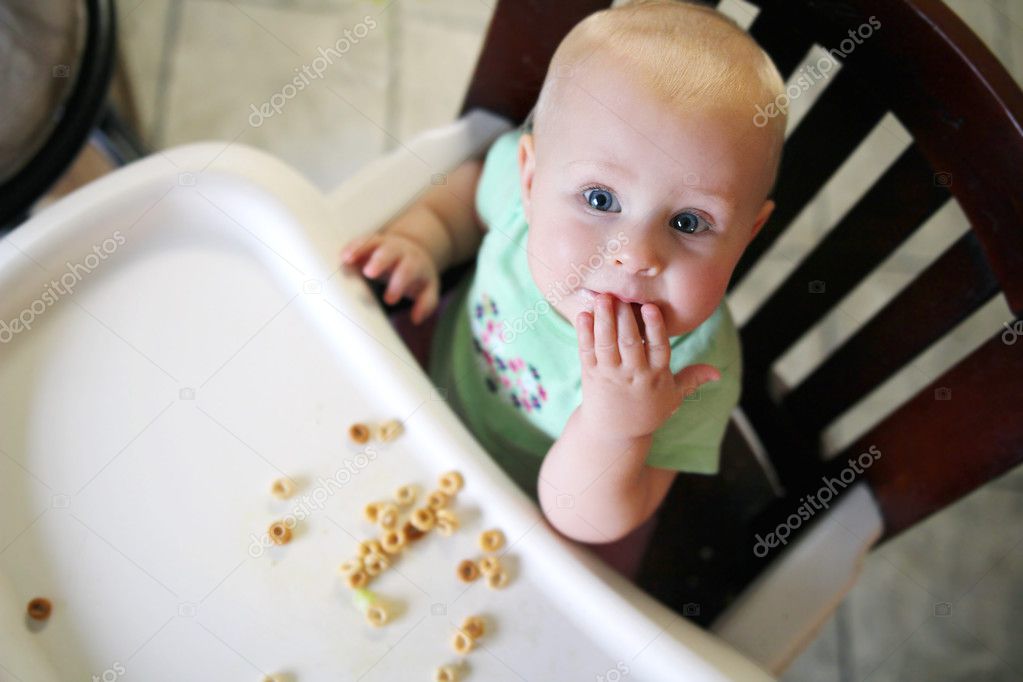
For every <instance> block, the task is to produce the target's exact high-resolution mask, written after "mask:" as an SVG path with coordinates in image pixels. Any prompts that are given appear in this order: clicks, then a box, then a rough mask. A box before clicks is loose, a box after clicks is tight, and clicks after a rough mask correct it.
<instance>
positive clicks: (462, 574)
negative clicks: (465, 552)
mask: <svg viewBox="0 0 1023 682" xmlns="http://www.w3.org/2000/svg"><path fill="white" fill-rule="evenodd" d="M455 575H457V576H458V579H459V580H461V581H462V582H463V583H471V582H472V581H473V580H475V579H476V578H478V577H480V569H479V567H478V566H477V565H476V562H475V561H473V560H472V559H464V560H462V561H460V562H459V563H458V566H457V567H456V568H455Z"/></svg>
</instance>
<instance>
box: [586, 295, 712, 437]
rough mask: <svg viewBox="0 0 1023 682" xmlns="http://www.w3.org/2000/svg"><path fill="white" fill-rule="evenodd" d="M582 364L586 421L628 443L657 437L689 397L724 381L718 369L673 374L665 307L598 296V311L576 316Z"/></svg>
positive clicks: (704, 367)
mask: <svg viewBox="0 0 1023 682" xmlns="http://www.w3.org/2000/svg"><path fill="white" fill-rule="evenodd" d="M575 327H576V336H577V339H578V343H579V359H580V363H581V365H582V389H583V400H582V404H581V405H580V407H579V409H580V410H581V411H582V413H583V419H584V421H586V422H587V423H589V424H591V425H592V426H593V428H595V429H601V430H602V431H604V432H608V433H609V434H610V435H615V436H618V437H622V438H628V437H633V438H634V437H641V436H647V435H650V434H652V433H653V432H654V431H656V430H657V429H658V428H660V426H661V425H662V424H663V423H664V422H665V421H666V420H667V419H668V417H670V416H671V415H672V414H673V413H674V412H675V410H676V409H678V408H679V406H680V405H681V403H682V401H683V400H684V398H685V396H686V395H688V394H689V393H691V392H692V391H694V390H696V389H697V388H699V386H700V385H702V384H704V383H706V382H707V381H713V380H716V379H720V378H721V373H720V372H719V371H718V370H717V369H716V368H715V367H713V366H712V365H706V364H700V365H690V366H688V367H684V368H683V369H681V370H679V372H678V373H677V374H675V373H672V371H671V364H670V361H671V346H670V345H669V342H668V334H667V328H666V326H665V323H664V317H663V315H662V314H661V310H660V308H658V307H657V305H656V304H653V303H643V304H640V303H625V302H624V301H622V300H620V299H618V298H616V297H614V296H611V295H610V294H603V293H602V294H597V295H596V297H595V298H594V303H593V311H592V312H589V311H586V312H581V313H579V314H578V315H576V320H575Z"/></svg>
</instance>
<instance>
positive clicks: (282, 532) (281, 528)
mask: <svg viewBox="0 0 1023 682" xmlns="http://www.w3.org/2000/svg"><path fill="white" fill-rule="evenodd" d="M267 533H269V534H270V539H271V540H273V541H274V543H276V544H278V545H284V544H287V543H289V542H291V529H290V528H288V526H287V524H285V523H284V522H283V521H274V522H273V523H271V524H270V528H269V529H268V530H267Z"/></svg>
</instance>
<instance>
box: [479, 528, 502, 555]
mask: <svg viewBox="0 0 1023 682" xmlns="http://www.w3.org/2000/svg"><path fill="white" fill-rule="evenodd" d="M479 545H480V549H482V550H483V551H484V552H496V551H497V550H499V549H501V548H502V547H504V533H502V532H501V531H500V530H499V529H497V528H491V529H490V530H485V531H483V532H482V533H480V539H479Z"/></svg>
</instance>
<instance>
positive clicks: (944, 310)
mask: <svg viewBox="0 0 1023 682" xmlns="http://www.w3.org/2000/svg"><path fill="white" fill-rule="evenodd" d="M997 294H998V280H997V279H996V278H995V276H994V273H992V272H991V268H990V266H988V263H987V259H986V258H985V257H984V252H983V249H982V247H981V245H980V242H979V241H978V240H977V236H976V235H975V234H974V233H973V232H967V233H966V234H964V235H963V236H962V237H961V238H960V239H959V240H958V241H957V242H956V243H955V244H954V245H952V246H951V247H949V249H948V250H947V251H946V252H945V253H943V254H942V255H941V256H939V257H938V258H937V259H936V260H935V261H934V263H932V264H931V265H930V266H929V267H928V268H927V269H926V270H925V271H924V272H923V273H921V274H920V275H919V276H918V277H917V278H916V279H915V280H914V281H913V282H911V283H910V284H909V285H908V286H907V287H906V288H905V289H904V290H903V291H901V292H900V293H899V295H898V296H897V297H896V298H895V299H894V300H892V301H891V302H890V303H888V305H886V306H885V307H884V308H883V309H882V310H880V311H879V312H878V313H877V314H876V315H875V316H874V317H873V318H872V319H871V320H870V321H869V322H867V323H866V324H865V325H864V326H863V327H862V329H860V330H859V331H858V332H857V333H856V334H854V335H853V336H852V337H850V338H849V339H848V340H847V341H846V342H845V343H844V344H843V345H842V346H841V347H840V348H838V349H837V350H836V351H835V352H834V353H832V354H831V355H830V356H829V357H828V359H827V360H826V361H825V362H824V363H822V364H821V365H820V367H818V368H817V369H816V370H815V371H814V372H813V373H812V374H810V375H809V376H808V377H807V378H806V379H805V380H804V381H802V382H801V383H800V384H799V385H798V386H796V387H795V388H794V389H793V390H792V392H791V393H789V394H788V395H786V396H785V398H784V401H783V402H784V406H785V409H786V410H787V411H788V412H789V413H791V414H792V415H793V416H794V417H796V418H797V419H798V420H799V422H800V423H801V424H803V425H804V426H805V428H807V429H810V430H813V431H819V430H821V429H823V428H824V427H825V426H826V425H827V424H828V423H830V422H831V421H832V420H833V419H834V418H835V417H837V416H839V415H840V414H841V413H842V412H843V411H844V410H846V409H847V408H849V407H850V406H851V405H853V404H854V403H855V402H856V401H858V400H859V399H861V398H862V397H863V396H865V395H866V394H867V393H869V392H870V391H871V390H873V389H874V388H875V387H876V386H878V385H880V384H881V383H882V382H883V381H885V380H886V379H887V378H888V377H889V376H891V375H892V374H894V373H895V372H897V371H898V370H899V369H900V368H901V367H902V366H903V365H905V364H906V363H908V362H910V361H911V360H912V359H913V358H915V357H916V356H917V355H919V354H920V353H921V352H922V351H924V350H925V349H926V348H927V347H928V346H929V345H931V344H932V343H933V342H935V341H937V340H938V339H939V338H941V337H942V336H944V335H945V334H946V333H948V332H949V331H951V330H952V329H953V328H954V327H955V326H956V325H958V324H959V323H960V322H962V321H963V320H964V319H966V318H967V317H968V316H969V315H970V314H972V313H973V312H974V311H976V310H977V309H978V308H979V307H980V306H982V305H984V304H985V303H987V302H988V301H989V300H990V299H991V298H993V297H994V296H996V295H997ZM851 367H855V368H856V371H850V368H851ZM1021 409H1023V405H1021Z"/></svg>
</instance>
